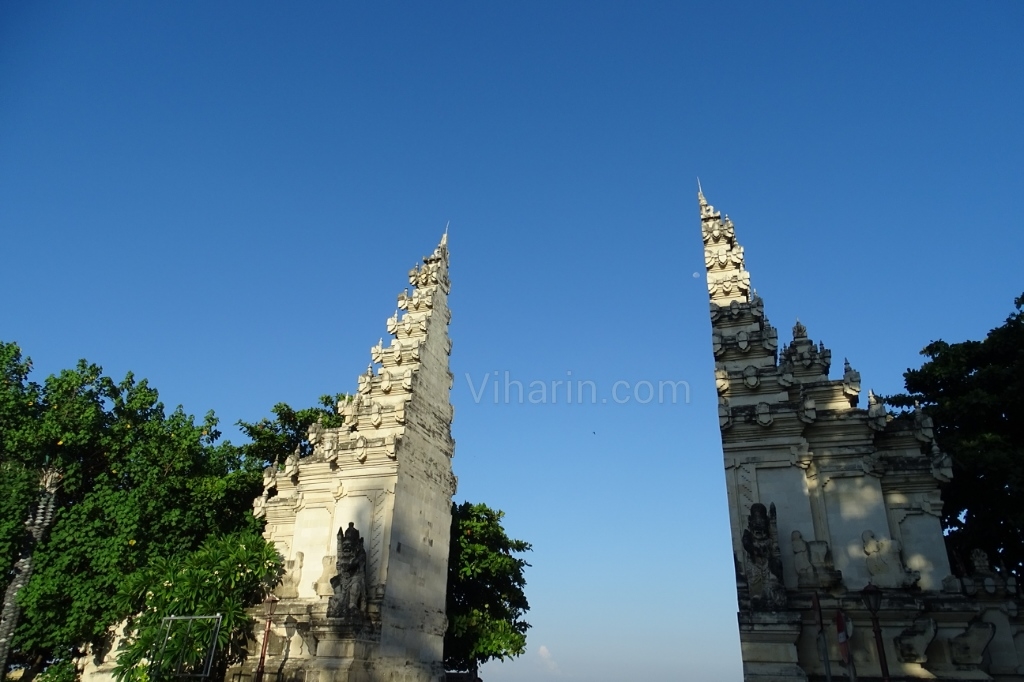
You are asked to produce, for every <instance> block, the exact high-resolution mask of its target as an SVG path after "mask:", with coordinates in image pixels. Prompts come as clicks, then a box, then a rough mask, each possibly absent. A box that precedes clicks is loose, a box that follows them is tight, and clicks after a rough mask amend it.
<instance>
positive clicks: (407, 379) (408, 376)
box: [402, 369, 412, 391]
mask: <svg viewBox="0 0 1024 682" xmlns="http://www.w3.org/2000/svg"><path fill="white" fill-rule="evenodd" d="M402 388H404V389H405V390H407V391H411V390H412V370H411V369H407V370H405V374H403V375H402Z"/></svg>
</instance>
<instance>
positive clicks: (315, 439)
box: [306, 417, 324, 453]
mask: <svg viewBox="0 0 1024 682" xmlns="http://www.w3.org/2000/svg"><path fill="white" fill-rule="evenodd" d="M323 422H324V420H323V418H322V417H320V418H318V419H317V420H316V421H315V422H313V423H312V424H310V425H309V429H308V430H307V431H306V440H308V441H309V444H310V446H312V448H313V452H314V453H315V452H317V451H319V450H321V449H322V446H323V444H324V424H323Z"/></svg>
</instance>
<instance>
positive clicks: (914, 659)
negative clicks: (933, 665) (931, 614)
mask: <svg viewBox="0 0 1024 682" xmlns="http://www.w3.org/2000/svg"><path fill="white" fill-rule="evenodd" d="M936 627H937V626H936V623H935V619H934V618H918V619H917V620H915V621H914V624H913V625H911V626H910V627H909V628H907V629H906V630H904V631H903V632H901V633H900V636H899V637H897V638H896V648H897V649H898V650H899V652H900V659H901V660H902V661H903V662H904V663H927V662H928V656H927V655H926V654H925V652H926V651H927V650H928V645H929V644H931V643H932V640H933V639H935V633H936Z"/></svg>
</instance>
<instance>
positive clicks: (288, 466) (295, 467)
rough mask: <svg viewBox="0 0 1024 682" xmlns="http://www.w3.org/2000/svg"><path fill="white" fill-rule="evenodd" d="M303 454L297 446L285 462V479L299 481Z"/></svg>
mask: <svg viewBox="0 0 1024 682" xmlns="http://www.w3.org/2000/svg"><path fill="white" fill-rule="evenodd" d="M301 454H302V451H301V449H300V446H298V445H297V446H295V450H294V451H293V452H292V454H290V455H288V458H287V459H285V460H284V477H285V478H291V479H297V478H298V477H299V457H300V455H301Z"/></svg>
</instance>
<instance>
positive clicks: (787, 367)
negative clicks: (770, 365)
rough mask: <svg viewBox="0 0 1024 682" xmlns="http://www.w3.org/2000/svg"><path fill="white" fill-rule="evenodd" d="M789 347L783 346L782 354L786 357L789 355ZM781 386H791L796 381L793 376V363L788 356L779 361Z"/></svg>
mask: <svg viewBox="0 0 1024 682" xmlns="http://www.w3.org/2000/svg"><path fill="white" fill-rule="evenodd" d="M788 353H789V349H788V348H783V349H782V355H783V357H785V356H786V355H788ZM778 371H779V378H778V382H779V386H782V387H783V388H789V387H790V386H792V385H793V384H795V383H796V379H795V378H794V377H793V363H792V362H791V361H790V360H789V359H788V358H787V359H786V360H783V361H782V362H780V363H779V370H778Z"/></svg>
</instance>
